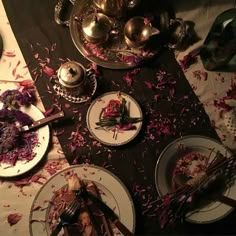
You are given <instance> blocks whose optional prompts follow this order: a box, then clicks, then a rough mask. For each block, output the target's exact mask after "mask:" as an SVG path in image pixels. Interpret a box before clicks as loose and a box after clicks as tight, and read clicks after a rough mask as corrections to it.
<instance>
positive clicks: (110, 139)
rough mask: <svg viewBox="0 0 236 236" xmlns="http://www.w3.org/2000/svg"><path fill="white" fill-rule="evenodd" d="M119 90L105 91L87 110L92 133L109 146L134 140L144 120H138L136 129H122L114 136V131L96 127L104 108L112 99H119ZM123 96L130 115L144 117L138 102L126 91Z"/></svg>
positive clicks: (89, 127) (88, 124) (88, 123)
mask: <svg viewBox="0 0 236 236" xmlns="http://www.w3.org/2000/svg"><path fill="white" fill-rule="evenodd" d="M118 93H119V92H117V91H114V92H109V93H105V94H103V95H101V96H99V97H98V98H97V99H95V100H94V101H93V102H92V104H91V105H90V107H89V109H88V112H87V118H86V120H87V126H88V129H89V131H90V133H91V134H92V135H93V137H94V138H95V139H97V140H98V141H99V142H101V143H103V144H105V145H108V146H120V145H124V144H126V143H128V142H130V141H131V140H133V139H134V138H135V137H136V136H137V135H138V133H139V131H140V129H141V127H142V122H137V123H135V124H134V125H135V126H136V129H134V130H127V131H120V132H118V134H117V135H116V138H114V132H113V131H112V130H109V131H108V130H105V129H96V127H97V125H96V123H97V122H99V117H100V114H101V112H102V109H103V108H105V107H106V106H107V104H108V103H109V101H110V100H111V99H118V96H117V95H118ZM120 94H121V96H122V97H123V98H124V99H125V100H126V102H127V103H126V104H127V107H128V108H129V115H130V117H140V118H142V117H143V114H142V110H141V108H140V106H139V105H138V103H137V102H136V101H135V100H134V99H133V98H132V97H131V96H129V95H127V94H125V93H122V92H121V93H120Z"/></svg>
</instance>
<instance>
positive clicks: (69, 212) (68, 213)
mask: <svg viewBox="0 0 236 236" xmlns="http://www.w3.org/2000/svg"><path fill="white" fill-rule="evenodd" d="M79 207H80V204H79V202H78V201H77V199H74V200H73V201H71V202H70V204H69V205H68V206H67V207H66V208H65V210H64V211H63V212H62V214H61V215H60V222H59V223H58V224H57V226H56V228H55V229H54V230H53V231H52V232H51V235H50V236H57V235H58V234H59V232H60V231H61V228H62V227H63V226H64V225H66V224H72V223H74V222H75V221H76V219H75V218H76V217H75V216H76V213H77V211H78V209H79Z"/></svg>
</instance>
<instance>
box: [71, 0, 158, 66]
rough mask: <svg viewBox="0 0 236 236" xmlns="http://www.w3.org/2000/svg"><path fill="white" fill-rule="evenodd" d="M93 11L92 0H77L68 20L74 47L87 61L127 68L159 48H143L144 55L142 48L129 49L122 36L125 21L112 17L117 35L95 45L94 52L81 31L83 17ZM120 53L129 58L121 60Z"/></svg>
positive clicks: (151, 54) (135, 64) (152, 54)
mask: <svg viewBox="0 0 236 236" xmlns="http://www.w3.org/2000/svg"><path fill="white" fill-rule="evenodd" d="M94 11H95V7H94V6H93V3H92V0H77V1H75V2H74V6H73V8H72V10H71V15H70V22H69V26H70V34H71V37H72V40H73V42H74V44H75V46H76V48H77V49H78V50H79V52H80V53H81V54H82V55H83V56H84V57H85V58H87V59H88V60H89V61H91V62H94V63H96V64H97V65H99V66H101V67H105V68H110V69H128V68H133V67H136V66H138V65H139V64H140V63H141V62H142V61H143V60H146V59H149V58H152V57H153V56H154V55H155V54H156V53H157V52H158V51H159V50H160V47H156V48H155V49H154V50H153V49H152V50H147V49H145V55H144V54H143V52H144V50H139V49H135V50H134V49H129V48H128V47H127V45H126V44H125V40H124V36H123V26H124V24H125V22H122V20H120V21H117V20H115V19H112V20H113V21H114V24H115V25H116V26H117V27H116V29H118V32H119V33H118V35H116V36H111V37H110V38H109V40H108V41H107V42H106V43H105V44H103V45H100V46H96V49H95V51H96V52H94V51H93V50H92V49H91V47H93V46H94V45H92V44H89V43H88V42H87V41H86V39H85V38H84V36H83V33H82V21H83V18H84V17H86V16H87V15H89V14H91V13H93V12H94ZM146 47H147V46H146ZM97 49H98V50H97ZM99 51H100V53H99ZM122 55H123V56H124V55H125V57H126V59H127V58H129V59H131V60H125V61H124V60H122V59H121V57H122Z"/></svg>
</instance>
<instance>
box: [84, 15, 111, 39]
mask: <svg viewBox="0 0 236 236" xmlns="http://www.w3.org/2000/svg"><path fill="white" fill-rule="evenodd" d="M110 28H111V23H110V21H109V18H108V17H107V16H106V15H104V14H102V13H94V14H91V15H89V16H88V17H87V18H85V19H84V21H83V23H82V29H83V32H84V34H85V35H86V36H88V37H90V38H91V39H102V38H104V37H105V36H106V35H107V33H108V31H109V30H110Z"/></svg>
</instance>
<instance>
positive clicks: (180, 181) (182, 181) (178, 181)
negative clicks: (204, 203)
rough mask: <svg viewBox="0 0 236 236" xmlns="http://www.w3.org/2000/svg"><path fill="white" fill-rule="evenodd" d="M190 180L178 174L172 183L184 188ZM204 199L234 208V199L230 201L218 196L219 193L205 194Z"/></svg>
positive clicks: (235, 204) (223, 196) (221, 195)
mask: <svg viewBox="0 0 236 236" xmlns="http://www.w3.org/2000/svg"><path fill="white" fill-rule="evenodd" d="M191 179H192V178H191V177H188V176H186V175H183V174H178V175H176V176H175V178H174V182H175V183H176V184H177V185H178V186H184V185H185V184H186V183H187V182H188V181H189V180H191ZM206 198H208V199H211V200H218V201H220V202H222V203H224V204H226V205H228V206H231V207H236V200H235V199H232V198H230V197H227V196H225V195H223V194H220V193H214V194H209V195H208V194H206Z"/></svg>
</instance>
